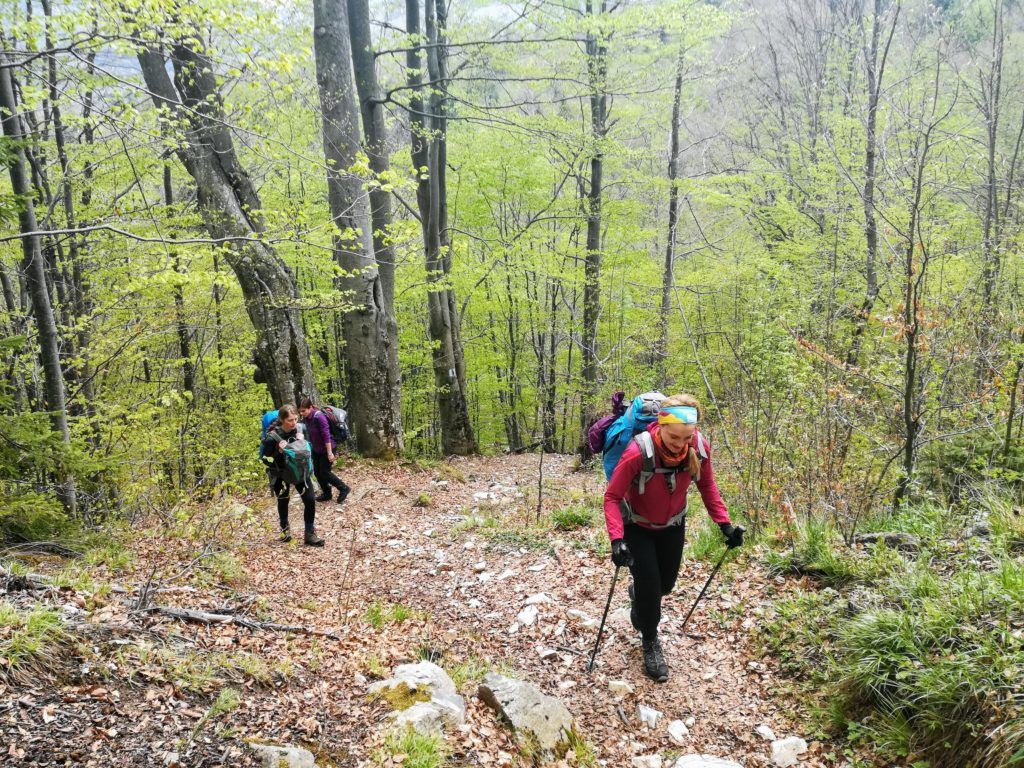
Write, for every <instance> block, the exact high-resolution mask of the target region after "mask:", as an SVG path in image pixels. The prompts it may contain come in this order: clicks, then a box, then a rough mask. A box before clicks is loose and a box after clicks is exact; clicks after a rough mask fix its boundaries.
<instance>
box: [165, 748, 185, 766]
mask: <svg viewBox="0 0 1024 768" xmlns="http://www.w3.org/2000/svg"><path fill="white" fill-rule="evenodd" d="M180 765H181V755H179V754H178V753H177V752H165V753H164V766H166V768H178V766H180Z"/></svg>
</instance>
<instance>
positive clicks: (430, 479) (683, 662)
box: [247, 456, 828, 766]
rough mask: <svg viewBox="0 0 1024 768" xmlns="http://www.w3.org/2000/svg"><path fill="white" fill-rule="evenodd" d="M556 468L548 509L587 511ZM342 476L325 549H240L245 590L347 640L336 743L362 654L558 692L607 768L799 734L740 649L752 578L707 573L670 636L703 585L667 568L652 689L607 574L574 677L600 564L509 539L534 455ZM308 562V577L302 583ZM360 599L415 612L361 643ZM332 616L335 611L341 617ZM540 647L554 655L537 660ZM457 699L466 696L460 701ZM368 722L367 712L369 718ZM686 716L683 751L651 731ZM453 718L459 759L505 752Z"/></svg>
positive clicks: (563, 546)
mask: <svg viewBox="0 0 1024 768" xmlns="http://www.w3.org/2000/svg"><path fill="white" fill-rule="evenodd" d="M571 462H572V458H571V457H562V456H559V457H551V456H548V457H546V460H545V473H546V478H547V480H546V482H545V486H546V488H547V490H546V494H547V495H548V496H549V499H548V501H547V507H548V508H549V509H550V508H554V507H557V506H565V505H567V504H569V503H571V501H567V500H571V499H583V498H587V499H589V500H593V499H594V498H595V497H596V495H597V494H599V493H600V492H601V490H602V486H601V485H600V483H599V482H598V478H597V477H596V476H595V475H593V474H591V473H573V472H572V471H571V470H570V467H571ZM345 476H346V479H347V481H348V482H350V483H351V484H352V485H353V487H354V488H355V489H356V490H355V492H354V494H353V496H352V498H351V500H350V502H349V503H347V504H346V505H345V507H344V508H342V509H341V510H340V511H335V510H334V508H333V505H331V506H329V507H328V508H327V509H324V506H325V505H320V509H321V510H323V511H322V512H318V514H319V520H320V521H321V522H320V524H319V527H320V529H321V533H322V535H324V536H325V537H326V538H327V540H328V546H327V547H326V548H325V549H324V550H322V551H311V550H310V549H309V548H296V547H294V546H292V547H282V546H276V545H262V546H261V545H257V546H255V547H254V549H253V550H252V551H251V553H250V555H251V557H250V559H249V560H248V564H247V570H248V572H249V575H250V579H251V587H252V590H253V591H254V592H259V593H261V594H264V595H268V596H271V595H272V596H273V598H272V600H273V603H274V604H275V605H276V606H279V607H280V608H281V609H284V608H285V606H289V605H290V606H294V605H296V604H297V603H300V602H308V601H310V600H314V601H316V602H318V603H319V604H321V605H323V606H324V608H325V611H324V612H325V614H326V615H329V616H331V619H334V618H335V617H337V621H338V623H339V625H341V624H342V622H344V621H345V620H346V619H347V620H348V622H349V623H347V624H344V625H342V626H343V627H344V628H343V630H342V631H344V632H346V634H347V636H349V637H351V634H349V633H357V634H358V635H359V636H360V637H359V641H358V642H357V644H356V645H357V648H358V650H357V651H355V652H354V653H351V654H348V655H347V660H348V661H349V662H350V665H349V670H348V671H350V672H351V674H352V678H350V679H349V680H347V681H346V680H342V681H339V683H340V685H339V688H341V687H344V686H345V685H346V684H348V687H349V690H348V691H347V692H342V691H340V690H336V691H335V697H336V699H337V702H336V703H337V704H339V705H344V704H348V705H350V706H352V707H354V709H355V712H356V713H357V716H355V717H349V718H346V717H344V716H343V717H342V721H341V722H338V723H337V724H336V727H337V728H338V729H339V730H340V731H344V730H346V729H347V728H352V729H355V730H361V729H363V728H365V726H366V725H367V721H366V719H365V718H366V714H367V713H366V711H365V705H364V704H360V703H358V702H357V701H356V697H359V696H360V695H361V694H362V693H363V692H364V690H365V686H364V685H362V683H361V680H362V677H366V676H369V675H370V672H369V671H368V664H369V663H370V661H369V659H371V658H375V659H376V660H379V661H381V662H382V663H384V664H385V666H386V667H387V668H388V669H389V670H390V668H391V666H393V665H394V664H395V663H398V662H400V661H408V660H412V659H414V658H415V657H416V656H417V655H421V656H422V655H425V654H428V653H429V654H432V655H433V656H434V657H435V658H436V659H437V660H439V663H441V664H442V665H443V666H449V667H450V666H453V665H456V664H458V663H460V662H465V661H467V660H468V659H471V658H474V657H475V658H477V659H481V660H483V661H485V662H487V663H488V665H490V666H491V667H501V668H503V669H508V670H510V671H511V672H512V673H514V674H515V675H517V676H522V677H525V678H527V679H529V680H530V681H532V682H534V683H535V684H537V685H538V686H540V687H541V688H542V689H543V690H544V692H545V693H548V694H551V695H554V696H558V697H560V698H562V699H563V700H564V701H565V702H566V704H567V705H568V707H569V709H570V711H571V712H572V713H573V715H574V716H575V718H576V720H577V723H578V726H579V729H580V731H581V732H582V734H583V735H584V737H585V738H586V739H587V741H589V742H590V743H591V744H592V745H593V746H594V748H595V753H596V755H597V757H598V758H600V759H603V760H607V764H608V765H626V764H628V761H629V760H628V759H629V758H630V757H633V756H636V755H643V754H653V753H655V752H659V753H661V754H662V755H665V756H674V755H678V754H686V753H690V752H697V753H707V754H712V755H717V756H721V757H729V758H731V759H734V760H738V761H739V762H741V763H743V764H744V765H759V764H762V763H767V762H768V760H767V757H768V754H769V751H770V749H769V747H770V745H769V743H768V742H767V741H765V740H764V739H763V738H762V737H760V736H758V735H756V734H755V733H754V729H755V728H756V727H757V726H758V725H761V724H768V725H769V726H770V727H771V728H772V729H773V730H774V731H775V732H776V735H777V736H778V737H779V738H782V737H783V736H786V735H791V734H794V733H796V734H797V735H801V736H806V734H804V733H800V732H799V730H797V731H794V730H793V724H792V723H790V722H789V721H788V720H787V719H786V718H785V716H784V715H783V714H782V713H781V712H780V708H781V707H783V706H784V705H785V703H784V702H783V701H782V700H781V699H780V698H778V694H779V692H780V690H781V688H782V686H781V685H780V684H779V683H778V682H777V681H776V680H775V679H774V676H773V673H772V672H771V670H770V668H769V665H768V664H766V663H765V662H764V661H763V660H761V659H760V658H758V657H757V656H756V654H755V651H754V649H753V647H752V644H751V641H750V636H749V631H750V629H751V628H752V627H753V626H754V623H755V622H756V621H757V616H756V615H755V612H754V609H756V608H757V607H758V606H759V605H761V604H762V602H764V601H765V599H766V593H767V592H769V591H770V590H772V589H773V588H774V587H775V586H776V585H775V584H774V583H772V582H771V580H770V579H768V578H767V577H766V576H765V575H764V574H763V573H762V572H761V571H760V570H758V569H756V568H753V567H752V566H750V565H749V564H747V565H745V566H744V567H743V568H742V569H739V568H735V567H734V568H730V567H728V566H727V567H726V568H725V569H723V572H722V573H721V574H720V575H719V577H718V579H716V583H714V584H713V585H712V588H711V589H710V590H709V593H708V596H707V599H706V601H704V602H702V604H701V606H700V608H699V609H698V611H697V612H696V613H695V615H694V617H693V619H691V623H690V626H689V627H688V628H687V635H686V636H682V635H680V634H679V632H678V629H679V627H680V625H681V624H682V620H683V618H684V617H685V615H686V611H687V610H688V609H689V606H690V604H691V603H692V601H693V600H694V598H695V597H696V595H697V593H698V592H699V589H700V586H701V585H702V584H703V583H704V581H705V579H706V578H707V576H708V574H709V573H710V565H708V564H705V563H695V562H692V561H691V562H686V563H684V566H683V571H682V572H681V574H680V578H679V582H678V584H677V587H676V590H675V592H674V594H673V595H671V596H670V597H669V598H667V599H666V605H665V611H664V616H665V618H664V620H663V623H662V639H663V645H664V647H665V651H666V655H667V657H668V662H669V664H670V666H671V670H672V672H671V676H670V679H669V682H668V683H667V684H663V685H659V684H655V683H653V682H652V681H650V680H649V679H648V678H646V676H644V674H643V672H642V668H641V657H640V649H639V640H638V638H637V636H636V633H635V632H634V631H633V630H632V628H631V627H630V625H629V619H628V597H627V593H626V585H627V583H628V575H627V574H626V572H625V571H623V572H622V573H621V574H620V579H619V581H618V586H617V589H616V593H615V598H614V600H613V603H612V610H611V614H610V618H609V623H608V627H607V628H606V634H605V639H604V640H603V642H602V647H601V651H600V653H599V656H598V661H597V666H596V669H595V670H594V672H593V673H592V674H587V672H586V664H587V661H588V657H589V653H590V650H591V648H592V646H593V643H594V639H595V637H596V621H597V620H599V619H600V616H601V612H602V611H603V609H604V604H605V600H606V599H607V594H608V588H609V586H610V578H611V574H612V567H611V565H610V560H609V558H608V557H607V556H606V555H600V554H597V553H595V552H594V551H593V548H591V547H587V546H586V542H581V541H580V537H579V536H578V535H574V534H572V533H566V534H561V533H559V532H551V531H549V532H548V533H547V537H546V538H542V539H539V540H538V539H537V538H529V537H528V536H526V535H524V534H522V533H520V531H521V530H522V528H523V526H524V523H526V522H527V521H528V519H529V518H531V517H533V514H534V513H533V512H532V511H531V510H524V509H523V507H524V506H525V497H532V498H533V499H535V498H536V495H535V493H536V490H535V489H536V485H537V458H536V457H535V456H515V457H502V458H499V459H463V460H454V461H452V462H450V463H449V464H447V465H445V467H442V468H440V470H434V471H425V472H417V473H409V472H406V471H399V472H398V473H395V472H393V471H388V472H381V471H376V470H373V469H370V468H365V467H363V468H358V469H355V470H353V471H349V472H347V473H346V474H345ZM455 478H457V479H455ZM421 494H427V495H429V497H430V504H429V506H422V507H421V506H415V502H416V500H417V499H418V498H420V495H421ZM517 494H522V496H523V497H522V498H521V497H519V496H517ZM492 497H493V498H492ZM423 501H424V502H425V501H426V500H425V499H423ZM533 503H535V502H533ZM296 506H297V503H293V514H295V512H294V510H295V509H296ZM694 506H696V507H699V505H697V504H695V505H694ZM467 516H468V518H469V523H468V524H467ZM524 518H525V519H524ZM492 521H496V522H492ZM293 525H294V523H293ZM598 525H599V526H600V530H597V531H595V532H593V533H590V534H589V535H590V536H592V537H594V539H595V540H596V538H597V537H600V536H603V535H604V533H603V525H601V524H600V523H598ZM350 553H351V563H350V562H349V558H350ZM313 563H315V564H316V565H315V568H314V571H315V574H316V577H315V578H312V579H306V578H302V573H303V572H305V571H307V570H309V567H310V565H311V564H313ZM288 574H291V576H289V575H288ZM539 593H543V594H544V595H546V596H547V597H548V598H549V599H550V602H543V603H540V604H538V605H537V608H538V616H537V618H536V620H535V621H533V623H532V624H529V625H523V624H522V623H520V622H517V616H518V615H519V613H520V611H521V610H522V609H523V608H524V607H525V605H526V600H527V598H528V597H530V596H532V595H537V594H539ZM375 601H381V602H383V603H388V604H399V605H402V606H406V607H409V608H412V609H414V611H416V612H418V613H422V614H425V615H426V616H427V617H428V618H426V620H421V619H414V620H411V621H409V620H407V621H405V622H402V623H401V624H389V625H386V626H385V627H384V628H383V630H382V631H381V632H380V633H375V632H373V630H372V629H369V628H368V627H367V625H366V623H365V621H364V620H363V619H362V617H363V616H364V614H365V612H366V607H367V606H368V605H370V604H372V603H373V602H375ZM328 606H330V607H328ZM346 607H347V612H348V615H347V616H342V615H341V610H342V609H344V608H346ZM573 610H575V611H578V612H582V614H584V615H585V616H579V615H578V614H576V615H574V614H571V613H570V611H573ZM281 612H282V613H287V614H288V615H287V616H285V618H294V619H295V620H297V621H310V620H311V619H312V617H311V616H309V615H308V613H307V612H305V611H301V610H300V611H297V612H296V611H294V610H282V611H281ZM588 618H589V619H591V621H588V620H587V619H588ZM320 619H321V621H322V619H323V615H321V617H320ZM328 623H333V622H331V621H329V622H328ZM545 649H554V650H556V651H558V653H557V654H556V655H554V656H549V657H548V658H542V650H545ZM610 680H624V681H627V682H629V683H630V684H631V685H632V686H633V687H634V694H632V695H626V696H625V697H617V696H615V695H614V694H612V693H610V692H609V689H608V682H609V681H610ZM356 681H359V682H356ZM472 690H473V686H467V687H465V688H464V691H463V692H464V693H468V692H471V691H472ZM346 693H347V694H348V695H345V694H346ZM638 704H643V705H645V706H648V707H651V708H653V709H655V710H658V711H659V712H661V713H662V718H661V720H660V721H659V722H658V726H657V728H655V729H654V730H650V729H647V728H646V727H644V726H643V725H642V724H641V723H640V721H639V718H638V716H637V705H638ZM342 708H344V706H343V707H342ZM383 711H384V710H377V709H374V710H372V714H371V715H370V717H371V721H372V719H373V717H375V716H379V715H380V714H382V712H383ZM690 717H692V718H693V719H694V721H695V724H694V725H693V727H691V728H690V737H689V739H688V740H687V741H686V743H685V744H684V745H681V746H680V745H676V744H673V743H672V742H671V741H670V740H669V738H668V735H667V732H666V726H667V724H668V722H669V721H671V720H676V719H678V720H684V721H685V720H687V719H688V718H690ZM469 723H470V726H471V728H470V733H469V734H468V735H466V734H461V735H460V734H456V737H455V739H454V741H455V742H456V743H457V744H458V745H459V749H460V751H461V752H462V754H463V755H464V756H465V758H466V759H467V761H468V764H485V763H491V762H493V763H495V764H497V763H498V762H499V761H500V759H501V758H503V757H504V756H503V755H499V750H501V751H507V752H511V751H512V750H511V747H510V745H509V744H508V742H507V740H506V739H502V738H494V737H493V735H492V734H494V732H495V730H494V726H495V722H494V717H493V715H492V713H491V712H490V711H488V710H486V709H484V708H482V707H481V706H479V705H478V704H476V705H474V706H471V708H470V713H469ZM370 741H371V742H372V739H371V740H370ZM350 743H351V744H352V746H353V747H354V751H355V752H362V751H363V750H362V749H359V743H358V741H356V740H352V741H350ZM363 743H364V744H365V741H364V742H363ZM822 751H823V750H821V749H819V748H818V745H812V752H811V753H810V754H808V755H807V756H806V757H807V758H808V759H807V760H805V762H804V763H803V764H804V765H809V766H811V765H825V764H828V763H825V762H818V761H817V760H816V758H814V757H813V754H814V753H820V752H822Z"/></svg>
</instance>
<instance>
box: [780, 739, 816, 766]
mask: <svg viewBox="0 0 1024 768" xmlns="http://www.w3.org/2000/svg"><path fill="white" fill-rule="evenodd" d="M806 751H807V742H806V741H804V740H803V739H801V738H799V737H798V736H790V737H789V738H786V739H779V740H777V741H773V742H772V763H773V764H774V765H775V766H776V768H788V766H791V765H796V764H797V763H798V762H800V761H799V759H798V758H797V755H802V754H803V753H804V752H806Z"/></svg>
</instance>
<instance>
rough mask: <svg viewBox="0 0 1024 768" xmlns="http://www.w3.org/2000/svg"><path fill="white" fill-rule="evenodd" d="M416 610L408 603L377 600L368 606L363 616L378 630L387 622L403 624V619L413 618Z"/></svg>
mask: <svg viewBox="0 0 1024 768" xmlns="http://www.w3.org/2000/svg"><path fill="white" fill-rule="evenodd" d="M414 615H416V612H415V611H414V610H413V609H412V608H410V607H409V606H407V605H402V604H401V603H392V604H390V605H389V604H387V603H384V602H381V601H380V600H375V601H373V602H372V603H370V605H368V606H367V608H366V613H365V614H363V618H364V619H365V620H366V622H367V623H368V624H369V625H370V626H371V627H373V628H374V629H376V630H381V629H383V628H384V626H385V625H387V624H401V623H402V622H403V621H406V620H407V619H410V618H412V617H413V616H414Z"/></svg>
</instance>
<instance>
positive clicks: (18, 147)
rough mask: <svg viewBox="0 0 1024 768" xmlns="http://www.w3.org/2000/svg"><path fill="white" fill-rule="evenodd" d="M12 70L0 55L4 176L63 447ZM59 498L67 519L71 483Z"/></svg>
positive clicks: (56, 359) (55, 343) (52, 328)
mask: <svg viewBox="0 0 1024 768" xmlns="http://www.w3.org/2000/svg"><path fill="white" fill-rule="evenodd" d="M12 66H13V65H12V64H11V63H10V60H9V59H8V58H7V56H6V55H5V54H3V53H2V52H0V122H2V123H3V132H4V135H5V136H6V137H7V138H8V139H10V146H9V147H8V152H9V154H10V157H9V159H8V167H7V170H8V173H9V175H10V177H11V189H12V190H13V191H14V194H15V195H18V196H19V197H20V198H21V200H22V205H21V207H20V210H19V211H18V222H19V224H20V225H21V231H22V232H23V233H25V235H24V236H23V237H22V240H21V244H22V250H23V253H24V261H23V269H24V272H25V278H26V282H27V283H28V290H29V294H30V295H31V298H32V314H33V316H34V317H35V321H36V330H37V332H38V334H39V352H40V357H41V358H42V363H43V373H44V390H45V394H46V404H45V405H46V410H47V411H48V412H49V413H50V421H51V423H52V424H53V429H54V430H55V431H56V432H58V433H59V434H60V436H61V439H62V441H63V443H64V445H65V446H70V445H71V432H70V430H69V429H68V414H67V406H66V404H65V400H64V377H63V375H62V373H61V368H60V339H59V337H58V334H57V324H56V322H55V321H54V317H53V307H52V306H51V304H50V294H49V293H48V292H47V290H46V275H45V271H44V265H43V254H42V249H41V247H40V242H39V239H40V238H39V235H38V234H29V233H34V232H38V230H39V224H38V222H37V220H36V212H35V203H34V197H33V194H32V186H31V184H30V182H29V178H28V174H27V172H26V168H25V150H24V146H23V145H24V141H25V135H24V132H23V131H22V129H21V118H20V116H19V112H18V105H17V103H16V102H15V99H14V83H13V80H12V77H11V71H12V70H11V67H12ZM60 483H61V487H60V490H59V494H58V495H59V497H60V499H61V502H62V503H63V504H64V508H65V509H66V510H67V511H68V513H69V514H72V515H73V514H75V512H76V506H77V503H76V493H75V483H74V478H72V477H70V476H66V477H63V478H60Z"/></svg>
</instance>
